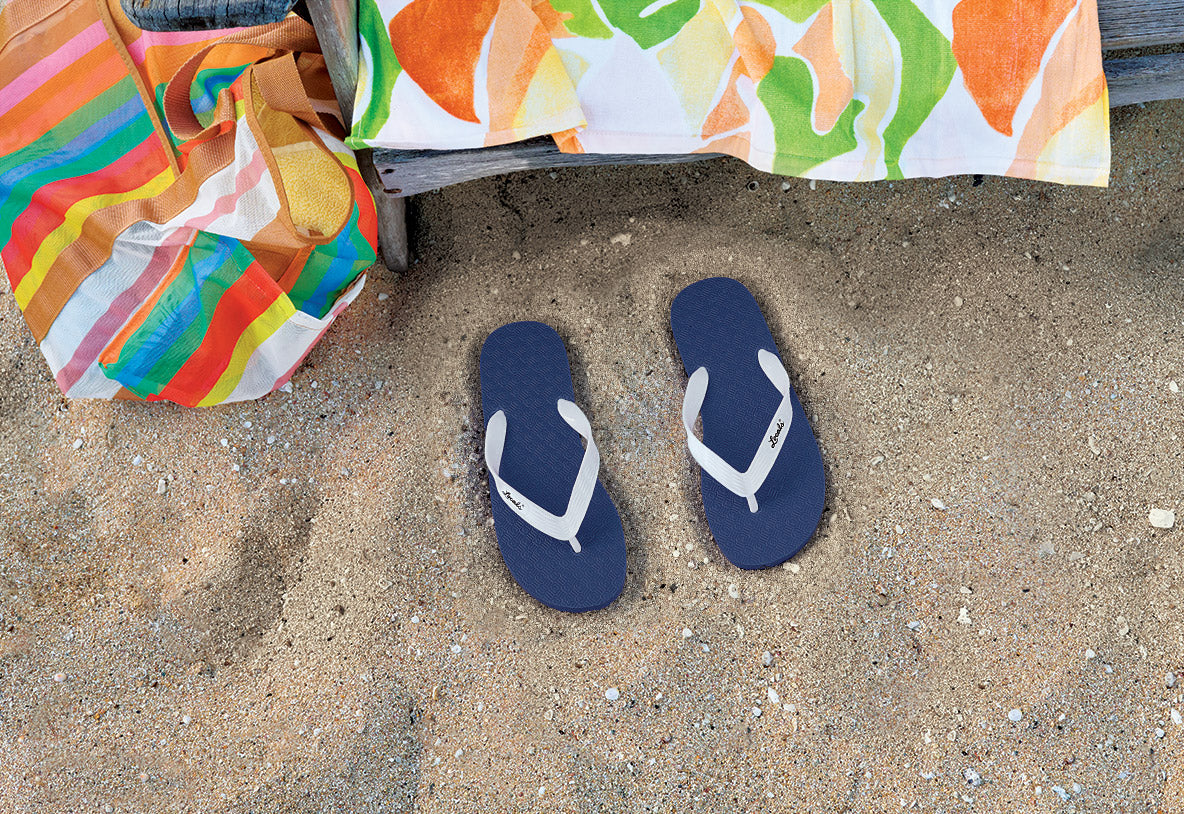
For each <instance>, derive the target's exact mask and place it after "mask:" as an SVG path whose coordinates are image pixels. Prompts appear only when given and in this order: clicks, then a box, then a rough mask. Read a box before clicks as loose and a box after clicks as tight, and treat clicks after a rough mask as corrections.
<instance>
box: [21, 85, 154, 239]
mask: <svg viewBox="0 0 1184 814" xmlns="http://www.w3.org/2000/svg"><path fill="white" fill-rule="evenodd" d="M128 81H129V82H130V80H128ZM104 95H106V94H104ZM123 101H124V102H125V103H126V102H127V100H126V99H124V100H123ZM89 108H90V106H89V105H88V106H87V108H86V109H84V110H82V111H79V112H78V113H77V114H75V115H73V116H71V117H70V118H69V119H67V120H66V121H64V122H62V124H61V125H59V126H58V127H56V128H54V129H53V130H50V131H48V132H47V133H46V134H45V135H43V136H42V137H41V138H39V139H37V140H36V141H35V142H33V143H32V144H30V145H28V146H27V147H24V148H22V149H21V150H19V151H17V152H16V153H13V154H11V155H10V156H8V159H6V160H5V161H4V162H3V164H2V165H0V175H2V174H3V173H4V172H5V171H7V170H11V169H13V168H14V166H16V165H19V164H21V163H24V162H23V161H22V160H21V159H22V158H23V159H24V161H30V160H34V159H37V158H41V157H43V156H46V155H49V154H52V153H54V152H57V151H58V150H60V149H62V148H64V147H66V146H67V145H68V144H70V143H71V142H72V141H74V140H75V139H77V137H78V136H79V135H81V133H82V132H83V131H84V130H86V128H87V127H88V126H92V125H94V124H95V118H94V116H93V115H90V114H88V113H87V111H88V110H89ZM113 109H114V108H112V110H113ZM110 112H111V110H108V113H110ZM154 132H155V129H154V127H153V125H152V119H150V118H149V117H148V116H147V115H144V114H141V115H138V116H136V118H134V119H132V120H131V121H130V122H128V123H127V124H125V125H124V126H123V127H122V128H120V129H119V130H116V131H114V132H112V133H109V134H108V135H107V136H106V138H105V139H104V140H103V141H104V142H105V144H104V146H103V147H102V148H101V149H98V150H89V151H88V152H85V153H83V154H82V155H80V156H78V157H77V158H75V159H73V160H72V161H68V162H66V163H64V164H57V165H54V166H50V167H46V168H45V169H43V170H40V171H38V172H34V173H31V174H29V175H26V176H23V177H22V178H20V179H18V180H17V181H16V183H15V184H14V186H13V187H12V189H11V190H9V191H8V197H7V198H5V199H4V200H3V201H2V202H0V228H2V229H4V230H5V231H7V230H8V229H11V228H12V224H13V223H14V222H15V220H16V219H17V218H18V217H20V214H21V212H23V211H24V210H25V209H26V208H27V207H28V206H29V204H30V203H31V202H32V200H33V195H34V193H36V192H37V190H39V189H41V188H42V187H44V186H46V185H48V184H52V183H55V182H57V181H61V180H63V179H66V178H78V177H80V176H83V175H90V174H92V173H94V172H97V171H99V170H103V169H108V168H113V167H115V165H117V164H118V163H119V162H120V161H121V160H122V159H123V157H124V156H125V155H126V153H127V152H128V150H129V149H130V148H132V147H134V146H136V145H138V144H140V143H142V142H143V141H144V140H145V139H147V138H148V137H149V136H151V135H152V134H153V133H154ZM0 192H3V190H2V189H0ZM71 203H73V202H71Z"/></svg>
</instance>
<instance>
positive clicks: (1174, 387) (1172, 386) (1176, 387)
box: [1168, 379, 1180, 393]
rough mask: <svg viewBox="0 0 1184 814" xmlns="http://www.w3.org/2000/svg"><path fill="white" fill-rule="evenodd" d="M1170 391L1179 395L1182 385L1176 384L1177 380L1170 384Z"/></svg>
mask: <svg viewBox="0 0 1184 814" xmlns="http://www.w3.org/2000/svg"><path fill="white" fill-rule="evenodd" d="M1168 390H1171V391H1172V392H1173V393H1179V392H1180V385H1178V384H1176V382H1175V380H1174V379H1173V380H1172V381H1170V382H1168Z"/></svg>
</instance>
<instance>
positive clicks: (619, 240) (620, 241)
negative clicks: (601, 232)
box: [608, 232, 633, 246]
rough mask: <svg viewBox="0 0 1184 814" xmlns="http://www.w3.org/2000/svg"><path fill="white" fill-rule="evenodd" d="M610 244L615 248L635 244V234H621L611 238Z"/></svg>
mask: <svg viewBox="0 0 1184 814" xmlns="http://www.w3.org/2000/svg"><path fill="white" fill-rule="evenodd" d="M608 242H609V243H611V244H613V245H614V246H618V245H619V246H628V245H629V244H630V243H632V242H633V234H632V233H631V232H620V233H618V234H615V235H613V236H612V237H610V238H609V239H608Z"/></svg>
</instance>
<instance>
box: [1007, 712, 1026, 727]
mask: <svg viewBox="0 0 1184 814" xmlns="http://www.w3.org/2000/svg"><path fill="white" fill-rule="evenodd" d="M1023 719H1024V713H1023V712H1021V711H1020V710H1018V709H1013V710H1012V711H1011V712H1009V713H1007V720H1009V721H1011V722H1012V723H1013V724H1018V723H1019V722H1020V721H1022V720H1023Z"/></svg>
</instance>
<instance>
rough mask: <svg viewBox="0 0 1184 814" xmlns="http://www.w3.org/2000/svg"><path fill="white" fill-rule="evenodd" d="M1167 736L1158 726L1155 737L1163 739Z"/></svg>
mask: <svg viewBox="0 0 1184 814" xmlns="http://www.w3.org/2000/svg"><path fill="white" fill-rule="evenodd" d="M1166 734H1167V733H1166V732H1164V731H1163V729H1162V728H1161V727H1158V726H1157V727H1155V737H1157V738H1162V737H1163V736H1164V735H1166Z"/></svg>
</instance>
